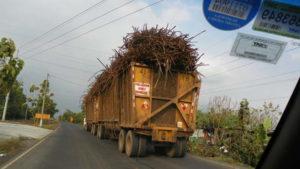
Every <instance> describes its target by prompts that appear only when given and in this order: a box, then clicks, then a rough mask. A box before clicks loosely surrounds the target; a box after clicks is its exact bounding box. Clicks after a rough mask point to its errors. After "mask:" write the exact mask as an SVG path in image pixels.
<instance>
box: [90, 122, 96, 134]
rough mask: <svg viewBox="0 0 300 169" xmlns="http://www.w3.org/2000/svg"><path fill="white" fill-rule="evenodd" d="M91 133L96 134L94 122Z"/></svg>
mask: <svg viewBox="0 0 300 169" xmlns="http://www.w3.org/2000/svg"><path fill="white" fill-rule="evenodd" d="M90 132H91V134H92V135H94V134H95V125H94V124H92V127H91V131H90Z"/></svg>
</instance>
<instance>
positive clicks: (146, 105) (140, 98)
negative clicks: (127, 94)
mask: <svg viewBox="0 0 300 169" xmlns="http://www.w3.org/2000/svg"><path fill="white" fill-rule="evenodd" d="M132 70H133V77H132V80H133V92H132V94H133V101H134V102H133V105H134V111H132V115H131V116H132V117H133V119H132V120H133V121H132V122H133V123H136V122H137V121H139V120H140V119H142V118H145V117H146V116H148V115H150V113H151V103H150V92H151V85H150V84H151V69H150V68H147V67H141V66H134V69H132Z"/></svg>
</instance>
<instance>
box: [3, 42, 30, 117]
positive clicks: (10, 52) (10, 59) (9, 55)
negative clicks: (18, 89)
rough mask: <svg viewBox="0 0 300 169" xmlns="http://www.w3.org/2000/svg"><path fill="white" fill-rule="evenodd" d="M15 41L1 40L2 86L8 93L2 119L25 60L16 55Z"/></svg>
mask: <svg viewBox="0 0 300 169" xmlns="http://www.w3.org/2000/svg"><path fill="white" fill-rule="evenodd" d="M15 50H16V48H15V43H14V41H13V40H11V39H7V38H2V39H1V41H0V88H1V89H2V90H3V91H4V93H6V97H5V104H4V108H3V113H2V121H4V120H5V115H6V111H7V106H8V101H9V95H10V91H11V89H12V86H13V84H14V82H15V81H16V79H17V76H18V75H19V74H20V72H21V70H22V69H23V66H24V61H23V60H22V59H20V58H18V57H14V53H15Z"/></svg>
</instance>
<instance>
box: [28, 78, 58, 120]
mask: <svg viewBox="0 0 300 169" xmlns="http://www.w3.org/2000/svg"><path fill="white" fill-rule="evenodd" d="M29 91H30V93H31V96H30V97H28V103H29V112H30V115H31V116H30V117H33V116H34V114H35V113H41V110H42V104H43V95H44V93H45V94H46V95H45V108H44V113H45V114H50V116H51V117H53V116H54V114H55V113H57V112H58V110H57V109H56V103H55V102H54V100H53V99H52V98H53V96H54V94H53V93H51V92H50V83H49V81H47V80H44V81H43V82H42V83H41V84H40V85H39V87H38V86H36V85H34V84H33V85H31V87H30V89H29Z"/></svg>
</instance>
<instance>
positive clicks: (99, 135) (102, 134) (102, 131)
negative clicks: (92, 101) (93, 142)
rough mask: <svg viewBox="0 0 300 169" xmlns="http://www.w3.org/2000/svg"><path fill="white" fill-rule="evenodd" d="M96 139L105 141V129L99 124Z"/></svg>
mask: <svg viewBox="0 0 300 169" xmlns="http://www.w3.org/2000/svg"><path fill="white" fill-rule="evenodd" d="M97 138H99V139H105V128H104V126H103V125H101V124H99V125H98V129H97Z"/></svg>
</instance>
